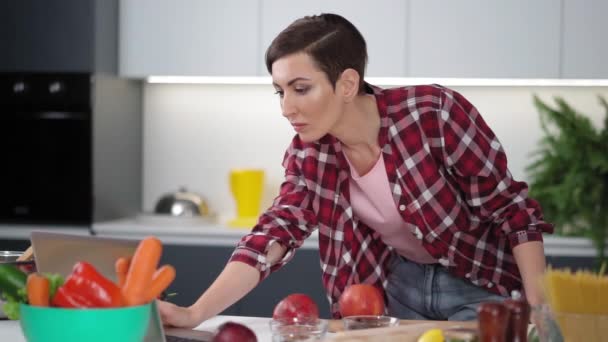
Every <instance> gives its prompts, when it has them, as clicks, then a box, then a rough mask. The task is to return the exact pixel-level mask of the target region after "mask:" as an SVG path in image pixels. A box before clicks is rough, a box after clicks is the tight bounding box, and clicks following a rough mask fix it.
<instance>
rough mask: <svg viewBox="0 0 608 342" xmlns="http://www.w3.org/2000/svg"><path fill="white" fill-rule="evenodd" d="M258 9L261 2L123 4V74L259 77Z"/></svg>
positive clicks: (125, 0)
mask: <svg viewBox="0 0 608 342" xmlns="http://www.w3.org/2000/svg"><path fill="white" fill-rule="evenodd" d="M258 9H259V1H258V0H222V1H201V0H174V1H167V0H147V1H139V0H121V3H120V53H119V56H120V57H119V61H120V62H119V71H120V74H121V75H122V76H126V77H145V76H149V75H204V76H240V75H249V76H251V75H255V74H256V70H257V64H258V60H259V58H260V57H259V56H258V55H259V54H258V46H259V43H258V37H259V35H258V27H259V16H258Z"/></svg>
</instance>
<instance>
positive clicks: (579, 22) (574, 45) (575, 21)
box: [562, 0, 608, 79]
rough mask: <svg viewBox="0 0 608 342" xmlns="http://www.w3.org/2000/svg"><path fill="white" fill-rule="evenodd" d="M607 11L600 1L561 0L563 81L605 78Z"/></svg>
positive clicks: (606, 7)
mask: <svg viewBox="0 0 608 342" xmlns="http://www.w3.org/2000/svg"><path fill="white" fill-rule="evenodd" d="M607 12H608V2H606V1H603V0H587V1H575V0H564V22H563V30H564V36H563V49H562V63H563V64H562V77H563V78H604V79H606V78H608V63H606V61H607V60H608V44H606V36H607V35H608V21H606V19H605V16H606V13H607Z"/></svg>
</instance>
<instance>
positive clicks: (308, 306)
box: [272, 293, 319, 321]
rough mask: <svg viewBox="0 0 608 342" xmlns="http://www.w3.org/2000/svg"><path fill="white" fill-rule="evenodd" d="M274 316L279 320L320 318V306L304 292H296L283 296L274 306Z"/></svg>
mask: <svg viewBox="0 0 608 342" xmlns="http://www.w3.org/2000/svg"><path fill="white" fill-rule="evenodd" d="M272 318H274V319H277V320H284V319H288V320H292V319H294V318H297V319H298V320H299V321H306V320H317V319H318V318H319V308H318V307H317V303H315V301H314V300H312V298H310V297H309V296H307V295H305V294H302V293H294V294H290V295H289V296H287V297H285V298H283V300H281V301H280V302H279V304H277V306H275V307H274V312H273V313H272Z"/></svg>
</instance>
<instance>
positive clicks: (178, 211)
mask: <svg viewBox="0 0 608 342" xmlns="http://www.w3.org/2000/svg"><path fill="white" fill-rule="evenodd" d="M154 212H155V213H156V214H165V215H171V216H190V217H192V216H208V215H209V214H210V212H209V205H208V204H207V201H205V199H204V198H203V197H202V196H201V195H199V194H196V193H193V192H189V191H187V190H186V189H185V188H180V189H179V191H177V192H173V193H167V194H165V195H163V196H162V197H161V198H160V199H159V200H158V202H157V203H156V207H155V208H154Z"/></svg>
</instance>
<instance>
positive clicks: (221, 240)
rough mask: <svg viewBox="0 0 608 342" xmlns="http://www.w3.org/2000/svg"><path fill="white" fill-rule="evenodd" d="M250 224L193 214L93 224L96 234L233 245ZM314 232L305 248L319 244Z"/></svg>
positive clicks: (143, 216) (248, 229) (314, 247)
mask: <svg viewBox="0 0 608 342" xmlns="http://www.w3.org/2000/svg"><path fill="white" fill-rule="evenodd" d="M250 230H251V229H250V228H231V227H228V226H227V225H223V224H220V223H217V222H214V221H211V220H206V219H203V218H196V217H194V218H191V217H171V216H161V215H140V216H137V217H135V218H128V219H123V220H116V221H109V222H100V223H94V224H93V231H94V232H95V234H96V235H99V236H105V237H117V238H132V239H141V238H143V237H145V236H148V235H155V236H157V237H158V238H160V239H161V241H163V243H167V244H179V245H203V246H205V245H206V246H228V247H234V246H236V244H237V243H238V242H239V240H240V239H241V238H242V237H243V236H245V235H246V234H249V231H250ZM318 241H319V239H318V234H317V232H314V233H313V234H312V235H311V236H310V237H309V238H308V239H306V241H304V244H303V245H302V248H304V249H316V248H318V243H319V242H318Z"/></svg>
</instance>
